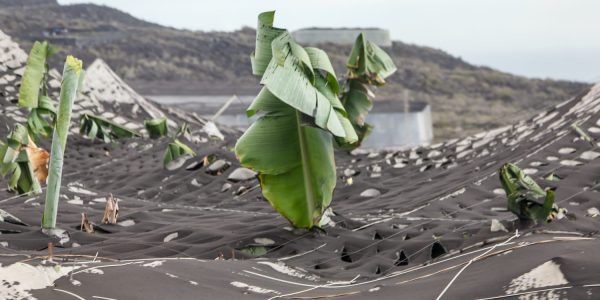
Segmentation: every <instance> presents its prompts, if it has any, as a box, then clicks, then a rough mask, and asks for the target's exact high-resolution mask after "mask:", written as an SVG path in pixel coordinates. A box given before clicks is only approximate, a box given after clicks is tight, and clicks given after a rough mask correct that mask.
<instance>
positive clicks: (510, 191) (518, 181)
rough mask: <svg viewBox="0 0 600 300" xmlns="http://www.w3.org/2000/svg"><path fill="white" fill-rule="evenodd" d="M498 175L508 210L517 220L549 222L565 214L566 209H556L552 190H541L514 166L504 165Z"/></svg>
mask: <svg viewBox="0 0 600 300" xmlns="http://www.w3.org/2000/svg"><path fill="white" fill-rule="evenodd" d="M499 174H500V182H501V184H502V187H503V188H504V191H505V193H506V197H507V200H508V202H507V206H508V210H510V211H511V212H512V213H514V214H515V215H517V216H518V217H519V219H526V220H534V221H536V222H538V221H545V222H550V221H552V220H554V219H557V218H558V219H560V218H562V216H564V214H565V213H566V209H564V208H558V206H557V205H556V204H555V203H554V202H555V193H554V191H553V190H551V189H547V190H544V189H542V188H541V187H540V186H539V185H538V184H537V183H536V182H535V181H534V180H533V179H532V178H531V177H529V176H527V175H525V173H524V172H523V171H522V170H521V169H520V168H519V167H517V166H516V165H514V164H510V163H508V164H505V165H504V166H502V168H500V170H499Z"/></svg>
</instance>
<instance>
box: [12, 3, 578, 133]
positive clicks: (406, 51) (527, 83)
mask: <svg viewBox="0 0 600 300" xmlns="http://www.w3.org/2000/svg"><path fill="white" fill-rule="evenodd" d="M41 6H43V9H40V8H41ZM279 24H285V20H280V23H279ZM306 25H307V26H310V25H311V24H306ZM0 30H3V31H5V32H6V33H7V34H9V35H11V36H13V38H14V39H15V40H17V41H18V42H20V43H21V44H22V45H23V47H24V48H28V47H30V45H31V43H32V42H33V41H35V40H43V39H46V40H50V41H51V42H53V43H54V44H56V45H58V46H59V47H61V48H62V51H61V53H60V55H58V56H57V57H56V58H55V61H56V63H58V62H59V61H60V60H62V59H63V58H64V55H65V54H66V53H73V54H75V55H77V56H79V57H81V58H83V59H84V61H86V62H91V61H93V59H94V58H96V57H101V58H103V59H104V60H105V61H107V62H108V63H109V64H110V65H111V66H112V67H113V69H114V70H115V71H116V72H117V73H118V74H119V75H120V76H122V77H123V78H124V79H126V80H127V81H129V82H130V83H132V85H133V86H134V87H135V88H137V89H138V90H139V91H140V92H141V93H145V94H198V93H202V94H224V93H225V94H227V93H238V94H251V93H255V92H256V91H257V90H258V88H259V86H258V84H257V83H258V78H256V77H254V76H252V75H251V70H250V61H249V54H250V52H251V51H252V50H253V48H254V38H255V31H254V29H252V28H243V29H241V30H238V31H235V32H198V31H189V30H177V29H173V28H169V27H164V26H160V25H157V24H153V23H150V22H146V21H142V20H139V19H136V18H134V17H132V16H131V15H129V14H127V13H124V12H121V11H119V10H116V9H113V8H110V7H106V6H98V5H92V4H77V5H66V6H61V5H58V4H57V3H56V1H53V0H0ZM321 48H323V49H325V50H326V51H327V52H328V53H329V54H330V57H331V60H332V61H333V63H334V67H335V69H336V70H337V73H338V76H340V77H341V76H342V75H343V74H344V71H345V67H344V65H345V60H346V57H347V55H348V53H349V51H350V49H349V47H340V46H337V45H322V46H321ZM386 50H387V51H388V52H389V53H390V55H391V56H392V58H393V59H394V61H395V62H396V64H397V66H398V68H399V70H398V72H397V73H396V74H395V75H393V76H392V77H391V78H390V79H389V85H388V86H386V87H384V88H383V89H380V90H378V91H377V94H378V95H379V99H382V98H383V99H385V98H391V99H399V100H401V99H403V98H404V97H408V98H409V99H411V100H413V101H414V100H420V101H427V102H429V103H431V104H432V109H433V112H434V126H435V134H436V136H437V137H443V138H446V137H453V136H463V135H465V134H468V133H473V132H476V131H480V130H484V129H487V128H492V127H496V126H500V125H504V124H509V123H512V122H513V121H514V120H516V119H522V118H524V117H526V116H528V115H531V114H533V113H534V112H535V111H538V110H539V109H541V108H543V107H547V106H550V105H552V104H556V103H558V102H561V101H563V100H566V99H568V98H569V97H571V96H573V95H575V94H577V93H578V92H580V91H581V90H582V89H584V88H585V87H587V86H589V85H588V84H585V83H579V82H569V81H556V80H540V79H528V78H525V77H520V76H514V75H511V74H507V73H503V72H499V71H496V70H493V69H490V68H486V67H478V66H473V65H471V64H468V63H466V62H464V61H463V60H461V59H460V58H457V57H453V56H451V55H449V54H447V53H445V52H443V51H441V50H437V49H433V48H429V47H422V46H415V45H409V44H405V43H402V42H394V44H393V46H392V47H391V48H389V49H386Z"/></svg>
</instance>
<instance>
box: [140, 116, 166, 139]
mask: <svg viewBox="0 0 600 300" xmlns="http://www.w3.org/2000/svg"><path fill="white" fill-rule="evenodd" d="M144 126H145V127H146V130H147V131H148V134H149V135H150V138H151V139H157V138H160V137H163V136H166V135H167V133H168V131H169V126H167V118H158V119H151V120H145V121H144Z"/></svg>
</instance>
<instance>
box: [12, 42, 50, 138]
mask: <svg viewBox="0 0 600 300" xmlns="http://www.w3.org/2000/svg"><path fill="white" fill-rule="evenodd" d="M55 52H56V49H54V48H53V47H51V46H50V44H48V43H47V42H41V43H40V42H35V43H34V44H33V47H32V48H31V51H30V53H29V57H28V58H27V65H26V67H25V72H24V73H23V78H22V80H21V87H20V88H19V102H18V105H19V106H20V107H25V108H29V109H31V111H30V113H29V116H28V117H27V130H28V131H29V134H30V135H31V136H32V137H33V138H34V140H38V141H39V139H40V137H43V138H48V137H50V135H51V134H52V128H53V126H54V118H55V117H56V109H55V108H54V104H53V103H52V100H51V99H50V98H49V97H48V89H47V87H46V78H47V76H48V70H49V67H48V63H47V60H48V58H49V57H50V56H51V55H53V54H54V53H55Z"/></svg>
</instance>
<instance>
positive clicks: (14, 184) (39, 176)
mask: <svg viewBox="0 0 600 300" xmlns="http://www.w3.org/2000/svg"><path fill="white" fill-rule="evenodd" d="M0 159H1V162H0V174H2V176H7V175H9V178H10V179H9V180H8V190H9V191H17V193H19V194H23V193H33V194H40V193H42V188H41V186H40V182H45V181H46V177H47V176H48V169H47V167H46V166H47V163H48V152H46V151H45V150H44V149H41V148H38V147H37V146H36V145H35V143H34V142H33V141H32V140H31V138H30V137H29V134H28V132H27V128H25V127H24V126H22V125H20V124H17V125H16V126H15V129H14V130H13V131H11V132H10V133H9V135H8V137H7V139H6V143H3V144H2V145H1V146H0Z"/></svg>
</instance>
